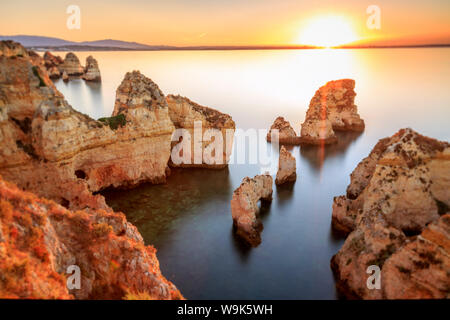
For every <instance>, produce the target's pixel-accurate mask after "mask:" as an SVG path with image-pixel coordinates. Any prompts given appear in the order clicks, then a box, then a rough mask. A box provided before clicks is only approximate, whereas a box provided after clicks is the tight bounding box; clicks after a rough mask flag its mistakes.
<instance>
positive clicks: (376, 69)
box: [56, 48, 450, 299]
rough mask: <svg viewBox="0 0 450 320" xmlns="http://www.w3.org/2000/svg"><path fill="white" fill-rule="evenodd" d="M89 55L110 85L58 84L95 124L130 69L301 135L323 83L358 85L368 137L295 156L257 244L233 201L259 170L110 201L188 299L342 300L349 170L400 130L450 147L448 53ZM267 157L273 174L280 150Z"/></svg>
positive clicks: (190, 178)
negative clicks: (243, 229)
mask: <svg viewBox="0 0 450 320" xmlns="http://www.w3.org/2000/svg"><path fill="white" fill-rule="evenodd" d="M57 54H58V53H57ZM89 54H92V55H93V56H94V57H95V58H96V59H97V60H98V62H99V66H100V69H101V74H102V78H103V81H102V83H101V84H90V83H85V82H84V81H83V80H73V81H70V82H69V83H64V82H62V81H61V80H59V81H57V82H56V86H57V88H58V89H59V90H60V91H61V92H62V93H63V94H64V95H65V97H66V99H67V100H68V102H69V103H70V104H71V105H72V106H73V107H74V108H75V109H77V110H79V111H81V112H83V113H86V114H89V115H90V116H91V117H93V118H99V117H103V116H110V115H111V112H112V110H113V106H114V99H115V90H116V88H117V87H118V85H119V84H120V82H121V81H122V79H123V77H124V75H125V73H126V72H127V71H131V70H140V71H141V72H142V73H143V74H145V75H146V76H147V77H149V78H151V79H152V80H153V81H155V82H156V83H157V84H158V85H159V87H160V88H161V90H162V91H163V92H164V93H165V94H169V93H173V94H181V95H184V96H187V97H189V98H190V99H191V100H193V101H196V102H198V103H200V104H202V105H205V106H209V107H212V108H215V109H218V110H220V111H222V112H225V113H228V114H230V115H231V116H232V117H233V119H234V121H235V122H236V126H237V127H238V128H241V129H244V130H246V129H250V128H254V129H268V128H269V127H270V125H271V123H272V122H273V120H274V119H275V118H276V117H277V116H284V117H285V118H286V119H288V120H289V121H290V122H291V124H292V125H293V127H294V129H295V130H296V131H297V132H299V130H300V124H301V122H303V119H304V116H305V112H306V109H307V107H308V104H309V101H310V99H311V97H312V96H313V95H314V92H315V91H316V90H317V89H318V88H319V87H320V86H321V85H323V84H325V83H326V82H327V81H329V80H334V79H340V78H352V79H355V80H356V89H355V90H356V92H357V96H356V104H357V105H358V108H359V113H360V115H361V117H362V118H363V119H364V120H365V122H366V130H365V132H364V133H362V134H360V135H357V134H343V135H340V142H339V144H338V145H334V146H330V147H326V148H325V149H320V148H318V147H294V148H291V149H290V150H291V152H292V153H293V154H294V156H295V157H296V159H297V174H298V180H297V182H296V183H295V185H293V186H291V187H283V188H275V187H274V194H273V202H272V204H271V205H270V206H265V207H263V208H261V212H260V214H261V218H262V221H263V224H264V231H263V232H262V243H261V245H260V246H259V247H257V248H252V249H249V248H247V247H246V246H244V245H243V244H242V243H241V242H240V241H239V240H238V239H236V238H235V236H234V234H233V230H232V219H231V212H230V200H231V196H232V193H233V190H234V189H235V188H237V187H238V186H239V184H240V182H241V180H242V178H243V177H245V176H254V175H256V174H259V173H260V172H261V170H262V169H261V168H262V165H259V164H233V165H230V166H229V168H228V169H225V170H200V169H196V170H193V169H192V170H181V171H180V170H173V172H172V175H171V177H170V178H169V180H168V183H167V184H164V185H147V184H144V185H141V186H139V187H137V188H135V189H131V190H125V191H124V190H109V191H107V192H105V193H104V195H105V197H106V199H107V202H108V204H109V205H111V206H112V207H113V208H114V209H115V210H120V211H123V212H124V213H126V215H127V217H128V219H129V221H130V222H132V223H133V224H134V225H136V226H137V228H138V229H139V231H140V232H141V234H142V235H143V237H144V239H145V241H146V243H147V244H153V245H154V246H155V247H156V248H157V249H158V253H157V256H158V258H159V261H160V264H161V270H162V272H163V274H164V275H165V276H166V277H167V278H168V279H169V280H171V281H173V282H174V283H175V284H176V285H177V287H178V288H179V289H180V290H181V292H182V293H183V294H184V295H185V297H186V298H188V299H335V298H336V297H337V296H336V291H335V287H334V279H333V275H332V272H331V270H330V266H329V262H330V258H331V257H332V255H333V254H335V253H336V252H337V251H338V250H339V248H340V246H341V245H342V243H343V239H342V238H339V237H337V236H335V235H333V233H332V231H331V229H330V221H331V205H332V201H333V197H334V196H336V195H341V194H344V193H345V189H346V187H347V185H348V183H349V174H350V173H351V171H352V170H353V169H354V168H355V166H356V165H357V164H358V162H359V161H360V160H361V159H362V158H363V157H365V156H367V154H368V153H369V152H370V150H371V149H372V147H373V146H374V145H375V143H376V142H377V141H378V139H380V138H383V137H386V136H391V135H392V134H394V133H395V132H396V131H397V130H398V129H400V128H403V127H411V128H413V129H414V130H416V131H418V132H420V133H422V134H425V135H428V136H431V137H435V138H438V139H441V140H446V141H449V140H450V90H449V87H450V83H449V79H450V48H439V49H437V48H433V49H427V48H424V49H360V50H278V51H277V50H273V51H272V50H267V51H155V52H149V51H147V52H79V53H77V55H78V57H79V58H80V60H81V61H82V64H84V61H85V58H86V57H87V56H88V55H89ZM264 147H266V145H265V144H264ZM267 149H268V152H271V157H272V159H274V161H273V162H274V165H272V167H271V168H270V171H271V173H273V174H275V173H276V159H277V152H278V151H277V150H274V149H273V148H272V147H271V146H270V145H268V146H267Z"/></svg>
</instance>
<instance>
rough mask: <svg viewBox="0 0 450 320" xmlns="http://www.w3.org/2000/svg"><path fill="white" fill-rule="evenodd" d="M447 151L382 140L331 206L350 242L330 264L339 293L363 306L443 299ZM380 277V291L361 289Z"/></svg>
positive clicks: (448, 241)
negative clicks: (374, 273)
mask: <svg viewBox="0 0 450 320" xmlns="http://www.w3.org/2000/svg"><path fill="white" fill-rule="evenodd" d="M449 213H450V144H449V143H448V142H443V141H438V140H435V139H432V138H428V137H425V136H422V135H420V134H418V133H417V132H415V131H413V130H411V129H402V130H400V131H399V132H397V133H396V134H394V135H393V136H392V137H389V138H385V139H382V140H380V141H379V142H378V143H377V145H376V146H375V147H374V149H373V150H372V152H371V153H370V154H369V156H368V157H366V158H365V159H363V160H362V161H361V162H360V163H359V164H358V166H357V167H356V169H355V170H354V171H353V173H352V174H351V182H350V185H349V186H348V188H347V195H346V196H340V197H336V198H335V199H334V203H333V213H332V226H333V228H334V229H335V230H338V231H340V232H342V233H344V234H349V233H350V234H349V235H348V237H347V239H346V241H345V243H344V245H343V246H342V248H341V250H340V251H339V252H338V253H337V254H336V255H335V256H334V257H333V259H332V261H331V266H332V269H333V271H334V273H335V275H336V278H337V287H338V289H339V291H340V292H341V293H342V294H344V295H345V296H347V297H353V298H362V299H422V298H434V299H442V298H448V288H449V287H450V278H449V277H448V270H450V258H449V257H450V214H449ZM372 265H373V266H376V267H378V268H380V269H381V290H369V289H368V288H367V285H366V281H367V273H366V269H367V268H368V267H369V266H372Z"/></svg>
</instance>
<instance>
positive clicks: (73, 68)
mask: <svg viewBox="0 0 450 320" xmlns="http://www.w3.org/2000/svg"><path fill="white" fill-rule="evenodd" d="M59 68H60V71H61V72H63V73H64V71H65V72H66V73H67V75H69V76H81V75H83V73H84V69H83V67H82V66H81V64H80V60H79V59H78V57H77V56H76V55H75V54H74V53H72V52H68V53H67V54H66V57H65V58H64V62H63V63H62V64H61V65H60V66H59Z"/></svg>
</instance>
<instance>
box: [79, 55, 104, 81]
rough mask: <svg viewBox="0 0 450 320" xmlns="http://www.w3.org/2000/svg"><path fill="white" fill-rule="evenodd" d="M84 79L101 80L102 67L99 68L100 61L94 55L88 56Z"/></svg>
mask: <svg viewBox="0 0 450 320" xmlns="http://www.w3.org/2000/svg"><path fill="white" fill-rule="evenodd" d="M83 79H84V80H86V81H97V82H98V81H101V79H102V77H101V75H100V69H99V68H98V62H97V60H95V59H94V57H93V56H89V57H87V58H86V66H85V68H84V75H83Z"/></svg>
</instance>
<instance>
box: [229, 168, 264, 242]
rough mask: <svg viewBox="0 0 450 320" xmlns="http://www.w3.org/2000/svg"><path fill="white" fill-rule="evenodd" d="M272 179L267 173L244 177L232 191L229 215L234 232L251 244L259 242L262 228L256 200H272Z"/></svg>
mask: <svg viewBox="0 0 450 320" xmlns="http://www.w3.org/2000/svg"><path fill="white" fill-rule="evenodd" d="M272 184H273V179H272V177H271V176H270V175H269V174H264V175H257V176H255V177H254V178H253V179H251V178H249V177H245V178H244V180H242V183H241V185H240V186H239V188H237V189H236V190H235V191H234V193H233V198H232V200H231V215H232V217H233V225H234V227H235V229H236V234H237V235H238V236H240V237H241V238H242V239H243V240H245V241H246V242H247V243H248V244H250V245H251V246H254V247H256V246H258V245H259V244H260V243H261V235H260V232H261V230H262V228H263V225H262V223H261V221H260V220H259V219H258V216H257V215H258V201H259V200H262V201H271V200H272Z"/></svg>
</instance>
